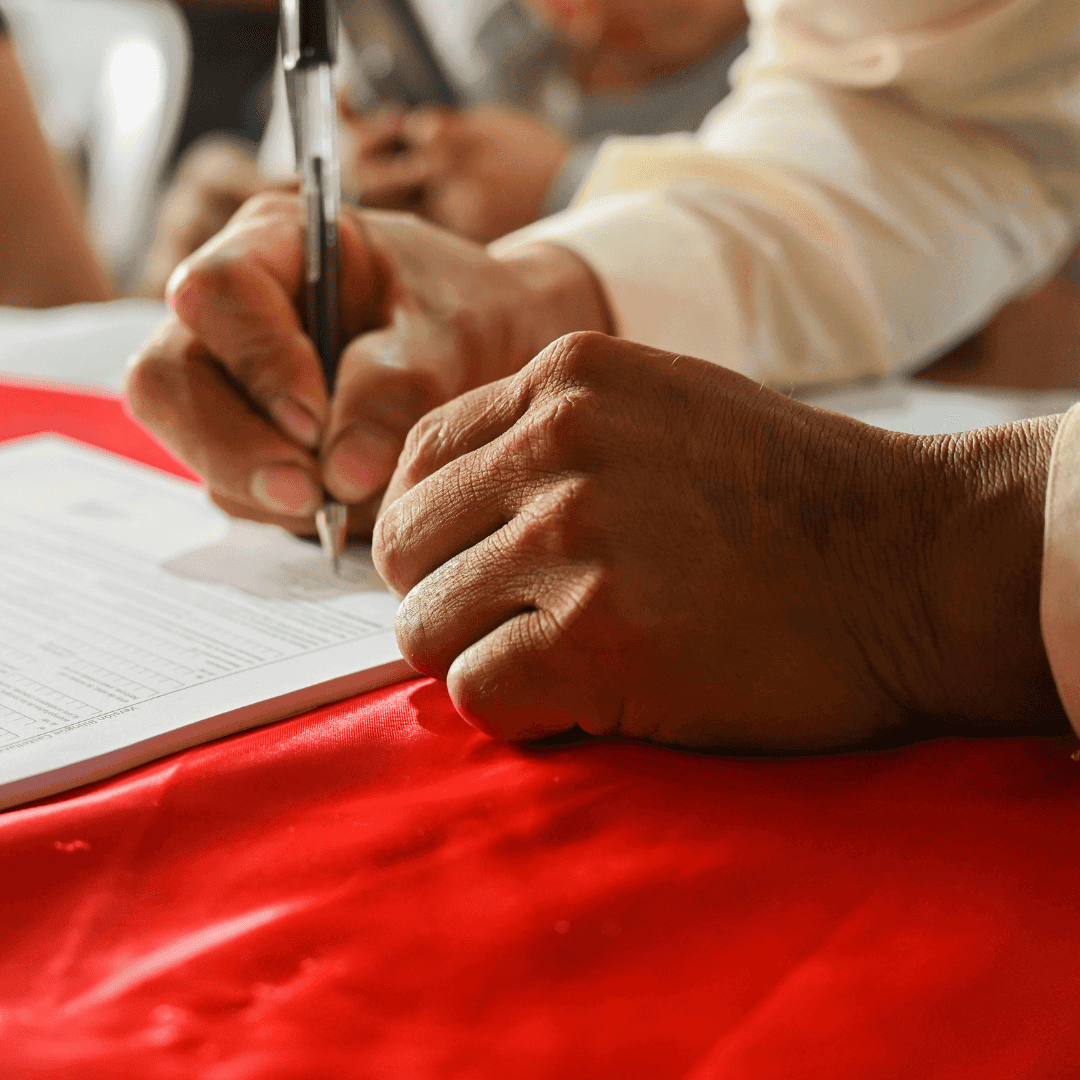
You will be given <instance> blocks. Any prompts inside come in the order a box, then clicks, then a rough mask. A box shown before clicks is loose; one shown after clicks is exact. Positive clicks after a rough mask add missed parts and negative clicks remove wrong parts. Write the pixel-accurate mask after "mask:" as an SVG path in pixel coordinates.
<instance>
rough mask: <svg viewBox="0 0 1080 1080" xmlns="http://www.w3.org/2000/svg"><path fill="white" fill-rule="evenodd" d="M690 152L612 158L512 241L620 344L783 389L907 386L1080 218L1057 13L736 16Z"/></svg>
mask: <svg viewBox="0 0 1080 1080" xmlns="http://www.w3.org/2000/svg"><path fill="white" fill-rule="evenodd" d="M748 8H749V10H750V11H751V16H752V29H751V47H750V49H749V50H748V52H747V53H746V54H744V56H743V57H742V58H740V60H739V61H738V63H737V70H736V72H735V74H734V79H735V83H736V90H735V92H734V93H733V94H732V95H731V96H730V97H729V98H728V99H727V100H726V101H725V102H724V103H722V104H721V105H720V106H718V107H717V109H716V110H714V112H713V113H712V114H711V115H710V116H709V118H708V119H707V120H706V122H705V124H704V125H703V126H702V128H701V130H700V131H699V132H698V134H697V135H696V136H664V137H661V138H659V139H613V140H609V141H608V143H606V144H605V146H604V148H603V150H602V151H601V154H600V157H599V160H598V162H597V166H596V168H595V169H594V171H593V173H592V175H591V176H590V178H588V179H587V180H586V182H585V184H584V186H583V188H582V191H581V192H580V193H579V198H578V205H577V206H575V208H573V209H571V210H568V211H565V212H564V213H562V214H558V215H556V216H554V217H552V218H549V219H546V220H545V221H541V222H538V223H537V224H536V225H533V226H530V227H529V228H527V229H524V230H521V231H520V232H518V233H515V234H512V235H511V236H510V237H507V238H505V239H503V240H501V241H498V242H497V243H496V244H494V245H493V246H492V251H493V253H494V254H496V255H499V254H501V253H505V252H509V251H513V250H515V249H517V248H519V247H520V246H522V245H524V244H527V243H533V242H537V241H542V242H550V243H557V244H560V245H563V246H565V247H568V248H570V249H572V250H574V251H575V252H577V253H578V254H579V255H580V256H581V257H582V258H584V259H585V260H586V261H587V262H588V263H589V264H590V265H591V266H592V267H593V268H594V270H595V271H596V272H597V274H598V276H599V278H600V280H601V282H602V283H603V285H604V287H605V290H606V293H607V296H608V300H609V302H610V305H611V308H612V312H613V316H614V319H615V322H616V326H617V330H618V332H619V333H620V334H622V335H623V336H625V337H628V338H631V339H634V340H637V341H641V342H643V343H645V344H649V345H654V346H656V347H658V348H664V349H668V350H672V351H676V352H682V353H687V354H691V355H695V356H701V357H704V358H706V359H711V360H713V361H715V362H718V363H722V364H724V365H726V366H728V367H731V368H734V369H735V370H738V371H742V372H744V373H745V374H747V375H749V376H751V377H753V378H757V379H762V380H764V381H768V382H770V383H771V384H773V385H778V386H781V387H787V386H800V385H802V386H805V385H812V384H815V383H822V382H828V381H833V380H838V379H848V378H854V377H859V376H865V375H880V374H885V373H888V372H892V371H898V370H905V369H912V368H914V367H917V366H920V365H921V364H923V363H926V362H927V361H928V360H929V359H931V358H933V356H934V355H936V354H939V353H941V352H943V351H944V350H945V349H947V348H948V347H949V346H950V345H951V344H953V343H954V342H956V341H958V340H960V339H962V338H963V337H964V336H966V335H967V334H968V333H970V332H971V331H973V330H974V329H976V328H977V327H978V326H980V325H981V324H982V323H983V322H985V321H986V320H987V319H988V318H989V317H990V316H991V315H992V314H993V312H994V311H996V310H997V308H998V307H1000V306H1001V305H1002V304H1003V303H1004V302H1005V301H1006V300H1008V299H1010V298H1011V297H1014V296H1016V295H1018V294H1020V293H1023V292H1025V291H1027V290H1029V289H1032V288H1035V287H1037V286H1039V285H1040V284H1041V283H1042V282H1043V281H1044V280H1045V279H1046V278H1047V277H1049V276H1050V275H1051V274H1052V273H1053V272H1054V271H1055V270H1056V269H1057V267H1058V266H1059V265H1060V263H1061V262H1062V261H1064V259H1065V257H1066V256H1067V254H1068V253H1069V252H1070V251H1071V249H1072V247H1073V245H1074V242H1075V238H1076V232H1077V226H1076V222H1077V219H1078V216H1080V14H1078V11H1077V6H1076V0H975V2H974V3H973V2H972V0H751V2H750V3H749V4H748Z"/></svg>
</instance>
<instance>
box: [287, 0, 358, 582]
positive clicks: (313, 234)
mask: <svg viewBox="0 0 1080 1080" xmlns="http://www.w3.org/2000/svg"><path fill="white" fill-rule="evenodd" d="M281 32H282V64H283V67H284V69H285V85H286V92H287V95H288V98H289V109H290V113H291V116H292V126H293V136H294V139H295V141H296V159H297V161H298V162H299V163H300V166H301V187H300V191H301V201H302V203H303V207H304V262H305V277H306V290H305V291H306V301H307V308H306V316H307V318H306V324H307V331H308V334H309V335H310V336H311V338H312V340H313V341H314V342H315V347H316V349H317V350H318V353H319V360H320V362H321V364H322V370H323V376H324V378H325V379H326V391H327V393H328V394H330V395H332V394H333V392H334V382H335V380H336V378H337V368H338V334H337V318H338V213H339V210H340V208H341V179H340V175H339V165H338V153H337V100H336V97H335V95H334V86H333V81H332V79H331V77H330V67H331V65H332V64H333V62H334V54H335V46H336V43H337V42H336V37H337V21H336V19H335V18H334V9H333V0H281ZM347 519H348V508H347V507H346V506H344V505H342V504H341V503H339V502H335V501H334V500H332V499H329V498H328V499H327V501H326V502H325V503H324V504H323V505H322V506H321V507H320V508H319V510H318V511H317V512H316V515H315V525H316V527H317V529H318V531H319V542H320V543H321V544H322V548H323V551H324V552H326V553H327V555H329V556H330V558H331V559H332V560H333V564H334V573H338V572H339V571H340V566H341V554H342V552H343V551H344V548H345V534H346V529H347Z"/></svg>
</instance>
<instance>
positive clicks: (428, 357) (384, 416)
mask: <svg viewBox="0 0 1080 1080" xmlns="http://www.w3.org/2000/svg"><path fill="white" fill-rule="evenodd" d="M402 322H403V320H399V322H398V324H397V325H395V326H392V327H389V328H386V329H382V330H375V331H372V332H371V333H367V334H363V335H361V336H360V337H358V338H357V339H356V340H355V341H353V342H352V343H351V344H350V345H349V347H348V348H347V349H346V350H345V352H344V353H343V354H342V358H341V366H340V368H339V369H338V377H337V384H336V386H335V391H334V399H333V401H332V402H331V415H330V422H329V424H328V427H327V436H326V440H325V442H324V444H323V453H322V461H323V483H324V485H325V486H326V489H327V491H329V492H330V494H331V495H333V496H334V497H335V498H336V499H338V500H340V501H342V502H345V503H358V502H362V501H363V500H365V499H368V498H370V497H371V496H372V495H373V494H375V493H376V492H378V491H380V490H381V489H382V488H383V487H385V486H386V483H387V482H388V481H389V479H390V477H391V476H392V475H393V472H394V468H395V467H396V465H397V460H398V456H399V455H400V453H401V448H402V446H404V444H405V437H406V436H407V435H408V434H409V430H410V429H411V428H412V426H413V424H415V423H416V421H417V420H419V419H420V417H421V416H423V415H424V414H425V413H427V412H429V411H430V410H431V409H433V408H435V407H436V406H437V405H441V404H442V403H443V402H444V401H446V400H447V398H448V397H450V396H452V392H453V391H452V389H451V388H448V387H446V386H444V385H443V380H442V379H440V377H439V371H440V368H441V369H442V370H445V369H446V368H447V366H448V364H447V360H446V357H449V356H450V355H451V349H450V343H449V341H448V340H447V337H446V335H445V334H444V333H442V332H440V331H439V330H438V328H437V327H434V326H432V325H431V324H429V323H422V324H420V325H416V324H413V325H411V326H410V325H402Z"/></svg>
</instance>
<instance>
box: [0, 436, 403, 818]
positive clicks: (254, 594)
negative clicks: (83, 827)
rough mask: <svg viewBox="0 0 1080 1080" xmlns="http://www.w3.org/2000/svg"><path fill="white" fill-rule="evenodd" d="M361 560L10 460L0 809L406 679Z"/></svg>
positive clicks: (57, 446)
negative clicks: (335, 569) (341, 558)
mask: <svg viewBox="0 0 1080 1080" xmlns="http://www.w3.org/2000/svg"><path fill="white" fill-rule="evenodd" d="M396 611H397V600H396V599H395V598H394V597H393V595H391V594H390V593H389V592H387V591H386V590H385V588H384V586H383V585H382V583H381V582H380V580H379V578H378V575H377V574H376V573H375V572H374V569H373V568H372V567H371V564H370V557H369V556H368V555H367V553H366V552H365V551H359V552H356V553H350V554H349V555H348V556H347V558H346V560H345V565H344V569H343V574H342V576H341V577H340V578H338V577H335V576H334V575H333V573H332V571H331V570H330V568H329V565H328V562H327V560H325V559H324V558H323V556H322V554H321V552H320V551H319V549H318V547H316V546H314V545H312V544H309V543H307V542H306V541H303V540H298V539H296V538H295V537H292V536H290V535H289V534H287V533H285V532H284V531H283V530H281V529H277V528H274V527H272V526H262V525H252V524H246V523H236V522H231V521H230V520H229V519H228V518H227V517H226V516H225V515H224V514H222V513H221V512H220V511H218V510H217V509H216V508H215V507H214V506H212V505H211V504H210V502H209V501H208V500H207V498H206V495H205V493H204V492H203V490H202V489H201V488H198V487H196V486H195V485H192V484H189V483H186V482H184V481H182V480H177V479H175V478H173V477H170V476H167V475H165V474H164V473H160V472H156V471H154V470H152V469H148V468H145V467H143V466H140V465H136V464H134V463H132V462H128V461H125V460H124V459H121V458H117V457H113V456H111V455H109V454H104V453H102V452H100V451H97V450H92V449H90V448H88V447H85V446H82V445H80V444H77V443H72V442H68V441H66V440H62V439H57V438H52V437H49V438H35V439H28V440H23V441H21V442H15V443H10V444H7V445H5V446H3V447H0V807H7V806H13V805H16V804H18V803H20V802H25V801H27V800H30V799H35V798H39V797H41V796H43V795H48V794H52V793H54V792H57V791H63V790H65V789H66V788H70V787H74V786H76V785H78V784H82V783H87V782H89V781H91V780H97V779H101V778H103V777H105V776H110V775H112V774H114V773H116V772H119V771H121V770H123V769H126V768H129V767H131V766H134V765H138V764H141V763H143V762H146V761H150V760H152V759H154V758H156V757H160V756H162V755H164V754H168V753H172V752H173V751H175V750H179V749H182V748H184V747H187V746H192V745H194V744H196V743H200V742H205V741H207V740H209V739H214V738H217V737H219V736H221V735H225V734H228V733H231V732H234V731H239V730H241V729H243V728H247V727H252V726H254V725H256V724H263V723H268V722H269V721H271V720H277V719H281V718H282V717H285V716H289V715H293V714H295V713H297V712H301V711H303V710H305V709H309V708H313V707H315V706H316V705H320V704H324V703H326V702H328V701H334V700H338V699H340V698H343V697H347V696H349V695H351V694H355V693H359V692H361V691H362V690H366V689H371V688H373V687H375V686H380V685H384V684H386V683H389V682H393V681H395V680H397V679H400V678H404V677H406V676H407V675H409V674H411V673H412V670H411V669H410V668H409V667H408V665H407V664H406V663H405V662H404V660H402V659H401V654H400V652H399V651H398V648H397V644H396V641H395V637H394V630H393V627H394V616H395V613H396Z"/></svg>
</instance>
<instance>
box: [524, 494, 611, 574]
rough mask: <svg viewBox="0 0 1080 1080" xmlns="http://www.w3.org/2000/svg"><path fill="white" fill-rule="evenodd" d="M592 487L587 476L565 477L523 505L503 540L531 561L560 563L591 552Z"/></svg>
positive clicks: (575, 559)
mask: <svg viewBox="0 0 1080 1080" xmlns="http://www.w3.org/2000/svg"><path fill="white" fill-rule="evenodd" d="M592 489H593V482H592V481H591V480H589V479H588V478H587V477H573V478H568V479H566V480H564V481H563V482H562V483H560V484H558V485H557V487H555V488H554V489H553V490H549V491H546V492H545V493H544V494H543V495H542V496H540V497H538V498H537V499H535V500H533V502H532V503H530V504H528V505H527V506H525V507H524V508H522V510H521V511H520V512H519V513H518V515H517V516H516V517H515V518H514V519H513V522H512V525H511V527H510V528H509V529H508V530H507V533H506V541H505V542H506V543H507V544H508V545H510V546H511V547H512V549H513V551H514V553H515V554H516V556H517V557H518V558H521V559H524V560H526V561H528V562H529V563H530V564H531V565H535V564H536V563H537V562H539V563H540V564H541V565H545V566H550V565H563V564H565V563H566V562H568V561H572V562H576V561H578V560H579V559H580V558H582V557H584V556H586V555H588V554H590V553H591V551H592V549H593V548H594V547H595V543H594V540H595V533H596V528H595V518H596V514H595V513H594V502H595V500H594V498H593V495H592Z"/></svg>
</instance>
